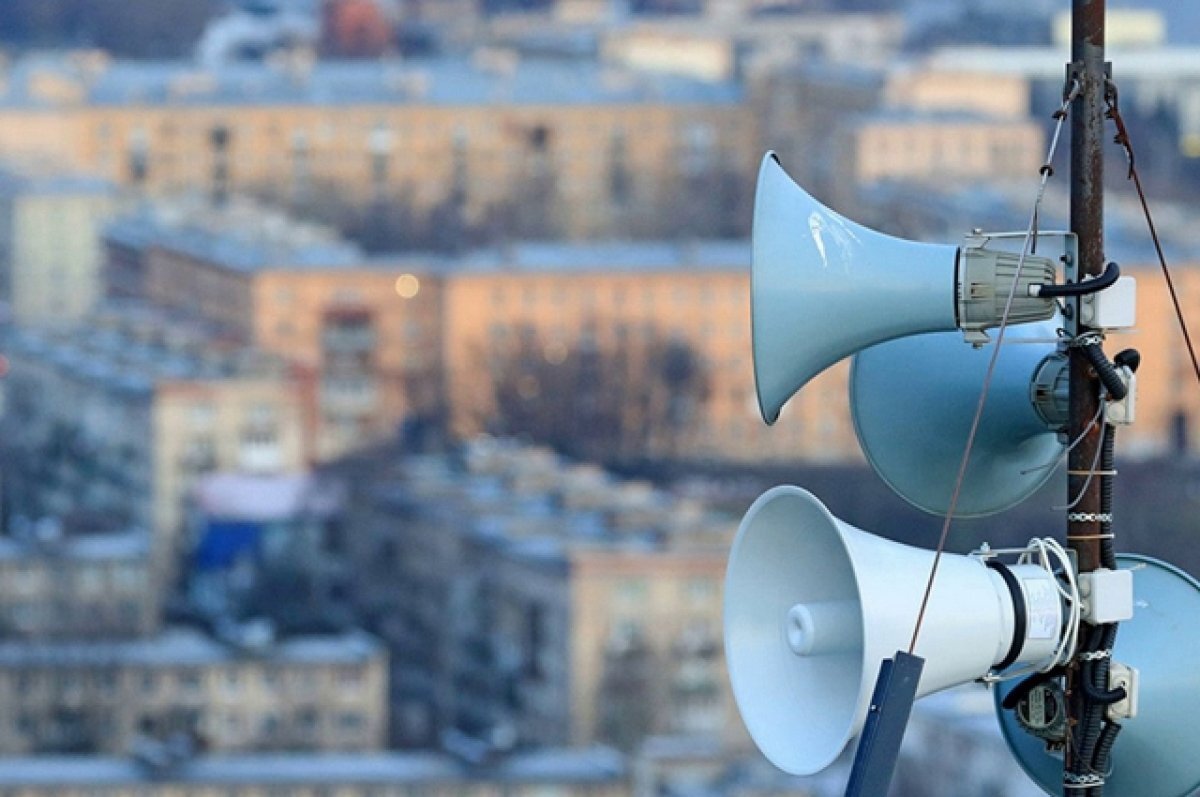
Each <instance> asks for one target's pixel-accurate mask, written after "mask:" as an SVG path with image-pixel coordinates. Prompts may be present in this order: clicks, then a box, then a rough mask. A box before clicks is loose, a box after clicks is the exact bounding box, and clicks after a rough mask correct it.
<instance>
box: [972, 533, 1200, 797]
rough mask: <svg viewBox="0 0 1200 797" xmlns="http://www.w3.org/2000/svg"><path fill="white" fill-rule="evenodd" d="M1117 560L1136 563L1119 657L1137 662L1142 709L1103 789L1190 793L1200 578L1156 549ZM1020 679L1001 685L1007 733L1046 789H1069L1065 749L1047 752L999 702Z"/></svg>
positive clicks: (1195, 746) (1199, 669) (1195, 765)
mask: <svg viewBox="0 0 1200 797" xmlns="http://www.w3.org/2000/svg"><path fill="white" fill-rule="evenodd" d="M1117 561H1118V563H1119V565H1120V567H1121V568H1122V569H1128V570H1132V571H1133V599H1134V613H1133V619H1132V620H1126V621H1124V622H1122V623H1121V624H1120V626H1119V627H1118V631H1117V643H1116V646H1115V650H1114V651H1113V661H1114V662H1120V663H1122V664H1126V665H1130V666H1132V667H1134V668H1136V669H1137V670H1138V676H1139V687H1138V694H1137V703H1138V710H1137V715H1136V716H1134V717H1131V718H1129V719H1125V720H1121V725H1122V730H1121V733H1120V735H1119V736H1118V737H1117V740H1116V744H1115V745H1114V746H1113V748H1112V772H1111V773H1110V774H1109V775H1108V779H1107V783H1106V784H1105V786H1104V796H1105V797H1151V795H1153V797H1185V795H1190V794H1193V793H1194V792H1195V791H1196V790H1197V789H1200V582H1197V581H1196V579H1194V578H1192V577H1191V576H1189V575H1188V574H1187V573H1184V572H1183V571H1182V570H1179V569H1178V568H1176V567H1173V566H1172V565H1169V564H1166V563H1164V562H1160V561H1158V560H1156V559H1151V558H1150V557H1146V556H1136V555H1130V554H1119V555H1118V556H1117ZM1016 685H1017V684H1016V683H1015V682H1011V681H1009V682H1005V683H1004V684H1002V685H1001V686H1000V687H998V688H997V689H996V694H995V696H996V710H997V712H998V716H999V720H1000V728H1001V730H1002V732H1003V733H1004V738H1005V740H1006V741H1007V742H1008V746H1009V748H1010V749H1011V750H1012V753H1013V755H1014V756H1015V757H1016V759H1017V761H1018V762H1019V763H1020V765H1021V767H1022V768H1023V769H1024V770H1025V772H1026V773H1028V774H1029V776H1030V777H1031V778H1033V780H1034V781H1035V782H1037V784H1038V785H1039V786H1041V787H1042V788H1043V789H1044V790H1045V791H1046V793H1048V794H1062V793H1063V787H1062V781H1063V762H1062V757H1061V754H1052V753H1049V752H1047V750H1046V746H1045V744H1044V743H1043V742H1042V741H1041V740H1040V739H1038V738H1036V737H1035V736H1033V735H1030V734H1029V733H1027V732H1026V731H1025V730H1024V729H1023V728H1022V727H1021V725H1020V724H1019V722H1018V720H1017V718H1016V716H1015V715H1014V713H1013V712H1011V711H1007V710H1005V709H1003V708H1001V707H1000V704H1001V703H1002V701H1003V700H1004V698H1005V697H1006V696H1007V695H1008V694H1009V692H1011V691H1012V690H1013V689H1014V688H1015V687H1016ZM1043 713H1044V712H1043Z"/></svg>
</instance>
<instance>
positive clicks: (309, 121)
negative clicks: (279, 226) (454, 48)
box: [0, 50, 754, 240]
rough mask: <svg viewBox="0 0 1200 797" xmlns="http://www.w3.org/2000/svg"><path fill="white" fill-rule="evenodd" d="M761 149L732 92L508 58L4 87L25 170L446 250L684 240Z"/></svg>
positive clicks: (58, 79)
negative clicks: (377, 208) (269, 212)
mask: <svg viewBox="0 0 1200 797" xmlns="http://www.w3.org/2000/svg"><path fill="white" fill-rule="evenodd" d="M334 109H336V111H335V110H334ZM753 131H754V120H753V118H752V117H751V115H749V114H747V113H746V112H745V107H744V102H743V93H742V90H741V89H740V87H739V86H738V85H737V84H736V83H733V82H706V81H698V80H695V79H690V78H684V77H679V76H671V75H649V74H647V73H633V72H630V71H627V70H620V69H614V68H610V67H604V66H602V65H600V64H597V63H595V62H580V61H562V60H554V59H522V58H519V57H518V56H516V55H515V54H514V53H511V52H508V51H503V50H481V51H479V52H478V53H477V54H476V55H475V56H473V57H471V58H456V59H433V60H424V61H412V62H408V61H387V62H383V63H369V62H324V61H313V60H312V59H311V58H305V57H302V56H299V55H289V56H287V57H285V58H282V59H280V60H279V61H278V62H276V61H273V62H270V63H237V64H224V65H220V66H214V67H211V68H207V69H206V68H202V67H199V66H193V65H186V64H177V63H156V62H110V61H108V60H107V59H106V58H105V57H104V56H103V55H101V54H86V55H75V56H71V57H57V58H50V57H40V58H35V57H29V58H26V59H19V60H16V61H14V62H13V63H11V64H9V65H8V66H7V67H6V70H5V80H4V81H3V85H2V87H0V148H2V149H3V150H4V151H5V152H6V153H8V154H9V155H10V157H13V158H21V159H23V160H25V161H28V162H31V163H39V162H40V163H45V162H47V161H49V162H53V163H54V164H55V165H57V166H58V167H60V168H63V169H70V170H74V171H78V172H82V173H87V174H94V175H97V176H100V177H103V178H105V179H108V180H111V181H113V182H115V183H117V184H119V185H123V186H132V187H134V188H136V189H138V190H141V191H144V192H147V193H149V194H153V195H162V194H174V193H181V192H188V191H196V190H205V191H207V192H209V193H210V194H211V195H212V196H213V197H214V198H215V199H217V200H218V201H224V200H225V199H226V198H228V197H229V196H231V195H232V194H235V193H248V194H256V195H262V196H268V197H272V198H275V199H277V200H280V201H283V202H286V203H289V204H292V205H294V206H303V207H307V208H310V209H311V210H312V211H313V212H322V211H323V212H326V213H333V212H335V211H336V210H337V209H338V208H343V207H351V208H361V207H366V206H368V205H369V204H370V203H377V204H378V203H382V204H385V205H389V206H393V207H395V208H396V209H397V210H396V216H397V217H398V215H399V213H400V212H401V211H403V212H409V213H412V214H415V215H417V216H418V217H420V218H423V219H425V220H426V222H427V223H428V224H429V225H430V226H432V227H434V228H435V230H434V233H431V234H442V235H447V236H449V238H450V240H454V239H455V238H456V237H458V232H457V231H458V228H463V229H464V230H465V229H468V228H472V229H477V230H480V231H484V232H486V231H487V230H502V231H503V232H504V233H505V234H506V235H526V236H528V235H534V236H540V235H567V236H581V235H595V234H602V233H609V234H611V233H612V231H613V230H614V228H615V225H619V224H624V223H630V222H640V223H643V224H660V225H663V224H667V225H669V224H670V222H671V221H672V219H671V218H670V217H669V215H670V214H671V212H672V211H673V209H675V208H676V207H677V206H678V203H677V202H675V201H674V198H675V197H677V196H679V195H680V194H681V193H686V191H687V187H688V185H689V180H691V181H695V180H696V179H698V178H699V177H706V178H707V179H709V180H710V181H712V180H717V181H719V180H720V179H722V177H723V176H724V175H736V176H738V177H739V178H740V177H743V176H745V175H747V174H749V173H750V170H751V169H752V164H753V160H754V154H753V151H752V146H753V141H754V132H753ZM705 199H706V197H705V195H704V194H700V195H696V196H694V197H693V201H695V202H702V201H705ZM743 212H744V208H743ZM738 220H739V217H731V218H728V219H727V223H730V224H734V223H737V222H738ZM393 221H395V217H394V218H393ZM480 234H482V233H480Z"/></svg>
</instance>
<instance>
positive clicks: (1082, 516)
mask: <svg viewBox="0 0 1200 797" xmlns="http://www.w3.org/2000/svg"><path fill="white" fill-rule="evenodd" d="M1112 519H1113V516H1112V513H1111V512H1068V513H1067V522H1068V523H1112Z"/></svg>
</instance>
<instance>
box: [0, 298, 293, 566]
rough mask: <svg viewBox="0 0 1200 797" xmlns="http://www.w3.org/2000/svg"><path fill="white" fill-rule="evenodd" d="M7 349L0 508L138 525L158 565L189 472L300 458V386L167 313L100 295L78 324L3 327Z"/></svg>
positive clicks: (173, 559) (175, 532) (271, 466)
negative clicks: (5, 492)
mask: <svg viewBox="0 0 1200 797" xmlns="http://www.w3.org/2000/svg"><path fill="white" fill-rule="evenodd" d="M7 356H8V357H9V359H10V361H11V372H10V374H9V376H8V379H7V382H8V384H7V386H6V387H7V397H6V413H5V428H6V430H7V433H6V436H7V447H8V451H9V453H10V457H11V459H10V462H11V463H12V465H13V467H12V471H11V473H10V475H9V481H10V484H11V485H12V487H13V489H12V490H11V491H10V493H9V495H10V497H11V498H12V500H13V503H12V507H11V509H12V511H13V512H14V513H16V514H20V515H24V516H25V517H27V518H30V519H34V520H36V519H38V518H41V517H44V516H58V517H62V518H64V520H65V521H67V522H68V524H70V523H73V522H74V523H79V522H88V521H92V520H94V521H99V520H106V521H108V522H112V521H116V522H121V523H126V524H129V525H131V526H135V527H138V528H143V529H146V530H148V531H149V532H150V533H151V535H152V540H153V555H154V560H155V562H156V565H155V568H156V569H155V572H156V575H159V576H160V577H161V578H164V579H168V580H169V579H170V577H171V574H172V573H173V572H174V570H175V567H176V566H177V564H178V563H177V557H178V555H179V553H180V547H179V546H180V539H179V535H180V532H181V529H182V523H183V500H184V498H185V496H186V495H187V493H188V490H189V489H190V487H191V485H192V484H193V482H194V481H195V479H196V477H197V476H199V475H200V474H203V473H208V472H210V471H216V470H221V471H242V472H248V473H280V472H288V471H296V470H299V469H301V468H303V467H304V465H305V451H306V445H305V441H304V439H303V430H304V428H305V427H304V424H303V423H302V417H303V413H302V408H303V406H304V401H305V399H304V394H303V392H302V390H301V389H300V388H299V387H298V385H297V382H296V381H295V380H294V379H293V378H292V373H291V371H290V369H289V367H287V366H286V365H284V364H283V363H281V362H280V361H279V360H278V359H277V358H271V357H268V356H265V355H262V354H261V353H259V354H256V353H255V352H254V351H253V350H249V349H246V348H245V347H240V346H234V347H226V348H224V350H222V348H221V347H220V345H219V340H218V341H216V342H214V340H213V338H212V337H210V336H202V335H201V333H200V332H199V330H198V329H196V328H192V329H190V330H189V327H188V325H187V324H186V323H185V322H184V321H183V320H182V319H181V318H179V317H175V318H173V319H172V320H171V322H170V324H169V325H168V324H167V322H166V320H165V318H164V317H163V316H161V315H160V314H158V312H157V311H151V310H148V309H147V308H145V307H139V306H136V305H130V304H121V305H114V306H110V307H109V308H108V309H107V310H105V311H103V312H100V313H98V314H96V315H94V316H92V317H91V319H90V321H89V325H88V326H87V327H86V328H84V329H81V330H79V329H77V330H65V331H59V332H54V333H48V332H47V333H38V332H33V331H29V330H24V331H13V332H12V333H11V334H10V335H9V336H8V338H7ZM163 583H164V584H165V583H167V582H163Z"/></svg>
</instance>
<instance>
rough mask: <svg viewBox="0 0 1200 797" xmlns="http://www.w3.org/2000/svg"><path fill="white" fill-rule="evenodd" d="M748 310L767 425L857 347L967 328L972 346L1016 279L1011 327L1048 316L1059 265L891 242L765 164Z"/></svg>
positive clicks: (983, 250)
mask: <svg viewBox="0 0 1200 797" xmlns="http://www.w3.org/2000/svg"><path fill="white" fill-rule="evenodd" d="M753 226H754V230H753V268H752V274H751V304H752V315H753V322H752V325H753V338H754V376H755V384H756V386H757V393H758V405H759V409H760V411H761V412H762V416H763V420H765V421H766V422H767V423H774V422H775V420H776V419H777V418H778V417H779V411H780V409H781V408H782V407H783V404H784V402H786V401H787V400H788V398H790V397H791V396H792V394H794V393H795V392H796V391H797V390H799V389H800V388H801V387H802V386H803V385H804V384H805V383H806V382H808V380H809V379H811V378H812V377H814V376H816V375H817V374H818V373H820V372H821V371H823V370H824V369H825V368H827V367H828V366H830V365H832V364H834V363H835V362H837V361H839V360H841V359H843V358H845V357H848V356H849V355H851V354H853V353H855V352H856V351H858V350H860V349H863V348H865V347H867V346H870V345H872V344H875V343H881V342H883V341H885V340H891V339H892V338H898V337H903V336H905V335H913V334H917V333H919V332H934V331H939V330H953V329H955V328H960V329H963V330H964V331H966V332H968V333H969V334H968V337H969V339H971V340H973V341H980V340H985V339H986V336H985V335H984V334H983V333H982V330H983V329H985V328H987V327H991V326H996V325H997V324H998V323H999V319H1000V315H1001V311H1002V310H1003V306H1004V300H1005V298H1006V297H1007V295H1008V292H1009V287H1010V286H1011V285H1012V282H1013V279H1014V278H1016V277H1018V276H1019V286H1018V290H1017V298H1016V299H1015V301H1014V303H1013V307H1012V309H1011V311H1010V314H1009V320H1010V322H1011V323H1021V322H1024V321H1032V320H1038V319H1045V318H1049V317H1050V316H1051V315H1052V314H1053V312H1054V309H1055V308H1054V303H1053V300H1052V299H1044V298H1034V297H1030V296H1029V286H1030V285H1034V284H1039V285H1040V284H1044V283H1052V282H1054V278H1055V273H1056V269H1055V263H1054V261H1053V260H1051V259H1048V258H1043V257H1034V256H1029V257H1026V258H1025V261H1024V263H1023V265H1022V267H1021V270H1020V274H1019V275H1018V274H1017V269H1016V265H1017V261H1018V256H1017V255H1016V254H1014V253H1012V252H1005V251H997V250H992V249H989V248H988V247H987V246H986V245H985V244H976V245H964V246H963V247H956V246H951V245H945V244H930V243H920V242H917V241H907V240H903V239H901V238H894V237H892V236H889V235H884V234H882V233H879V232H875V231H874V230H870V229H868V228H866V227H863V226H862V225H859V224H855V223H854V222H852V221H849V220H847V219H845V218H843V217H842V216H839V215H838V214H837V213H835V212H833V211H832V210H830V209H829V208H827V207H825V206H824V205H822V204H821V203H820V202H818V201H817V200H815V199H813V198H812V197H811V196H809V195H808V194H807V193H805V191H804V190H803V189H801V188H800V187H799V186H798V185H796V183H794V182H793V181H792V180H791V178H789V177H788V176H787V174H786V173H785V172H784V170H783V168H782V167H781V166H780V165H779V161H778V159H777V158H776V157H775V155H774V153H767V155H766V157H765V158H763V162H762V166H761V168H760V169H759V173H758V188H757V190H756V192H755V198H754V225H753Z"/></svg>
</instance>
